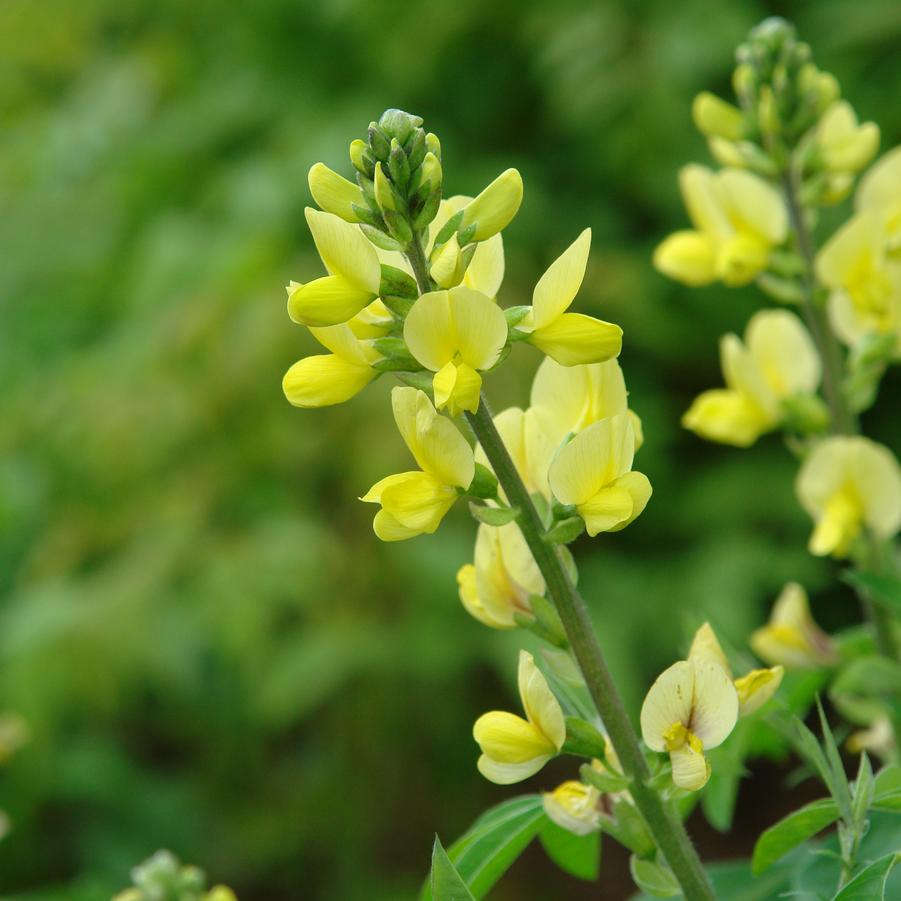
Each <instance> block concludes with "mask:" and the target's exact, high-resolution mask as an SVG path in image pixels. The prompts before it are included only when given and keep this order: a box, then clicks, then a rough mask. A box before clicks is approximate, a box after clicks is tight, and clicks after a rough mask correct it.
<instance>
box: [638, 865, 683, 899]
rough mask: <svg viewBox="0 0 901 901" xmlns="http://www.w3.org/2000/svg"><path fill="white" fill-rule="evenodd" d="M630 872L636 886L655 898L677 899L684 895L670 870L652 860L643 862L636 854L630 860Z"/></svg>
mask: <svg viewBox="0 0 901 901" xmlns="http://www.w3.org/2000/svg"><path fill="white" fill-rule="evenodd" d="M629 870H630V871H631V873H632V879H634V880H635V884H636V885H637V886H638V887H639V888H640V889H641V890H642V891H643V892H647V893H648V894H649V895H653V896H654V897H655V898H675V897H676V895H680V894H682V891H681V889H680V888H679V883H678V882H677V881H676V877H675V876H673V874H672V872H670V870H668V869H666V868H665V867H662V866H660V864H659V863H655V862H654V861H652V860H642V859H641V858H640V857H636V856H635V855H634V854H633V855H632V857H631V858H630V859H629Z"/></svg>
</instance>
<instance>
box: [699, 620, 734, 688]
mask: <svg viewBox="0 0 901 901" xmlns="http://www.w3.org/2000/svg"><path fill="white" fill-rule="evenodd" d="M688 659H689V660H707V661H709V662H710V663H715V664H717V665H718V666H721V667H722V668H723V670H724V671H725V673H726V674H727V675H729V676H731V675H732V668H731V667H730V666H729V661H728V660H727V659H726V655H725V654H724V653H723V649H722V647H721V646H720V643H719V640H718V639H717V637H716V633H715V632H714V631H713V628H712V627H711V625H710V623H703V624H702V625H701V626H700V628H699V629H698V631H697V632H695V634H694V638H693V639H692V640H691V648H690V649H689V651H688Z"/></svg>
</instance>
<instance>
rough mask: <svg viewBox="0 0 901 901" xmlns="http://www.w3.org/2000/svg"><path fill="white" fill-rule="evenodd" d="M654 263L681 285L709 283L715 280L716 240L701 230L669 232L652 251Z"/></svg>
mask: <svg viewBox="0 0 901 901" xmlns="http://www.w3.org/2000/svg"><path fill="white" fill-rule="evenodd" d="M654 266H655V268H656V269H657V271H658V272H662V273H663V274H664V275H666V276H668V277H669V278H672V279H675V280H676V281H677V282H682V283H683V284H685V285H691V286H692V287H700V286H703V285H709V284H711V283H712V282H713V281H715V280H716V244H715V243H714V242H713V240H712V239H711V238H710V237H709V236H708V235H705V234H704V233H703V232H699V231H690V230H688V229H685V230H683V231H677V232H673V234H671V235H669V236H668V237H666V238H664V240H663V241H662V242H661V243H660V244H659V245H658V246H657V249H656V250H655V251H654Z"/></svg>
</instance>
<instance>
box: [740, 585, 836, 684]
mask: <svg viewBox="0 0 901 901" xmlns="http://www.w3.org/2000/svg"><path fill="white" fill-rule="evenodd" d="M750 645H751V649H752V650H753V651H754V653H755V654H756V655H757V656H758V657H760V658H761V659H763V660H765V661H766V662H767V663H773V664H782V665H783V666H785V667H787V668H788V669H814V668H816V667H821V666H833V665H835V664H836V663H838V654H837V653H836V650H835V644H834V643H833V641H832V639H831V638H830V637H829V636H828V635H827V634H826V633H825V632H824V631H823V630H822V629H821V628H820V627H819V626H818V625H817V624H816V622H815V621H814V618H813V617H812V616H811V614H810V604H809V602H808V600H807V592H806V591H804V589H803V588H802V587H801V586H800V585H799V584H798V583H797V582H789V583H788V584H787V585H786V586H785V587H784V588H783V589H782V592H781V593H780V595H779V597H778V598H777V599H776V603H775V604H773V610H772V612H771V613H770V619H769V622H768V623H767V624H766V625H765V626H761V628H759V629H756V630H755V631H754V632H753V633H752V634H751V639H750Z"/></svg>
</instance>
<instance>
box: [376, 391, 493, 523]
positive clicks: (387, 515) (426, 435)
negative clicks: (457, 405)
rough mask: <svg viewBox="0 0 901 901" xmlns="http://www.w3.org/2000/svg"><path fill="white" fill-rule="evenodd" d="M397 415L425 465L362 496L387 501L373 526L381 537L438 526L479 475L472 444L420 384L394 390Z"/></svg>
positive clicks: (412, 449) (390, 478)
mask: <svg viewBox="0 0 901 901" xmlns="http://www.w3.org/2000/svg"><path fill="white" fill-rule="evenodd" d="M391 405H392V407H393V409H394V421H395V422H396V423H397V428H398V430H399V431H400V434H401V437H402V438H403V439H404V443H405V444H406V445H407V447H408V448H409V449H410V453H411V454H413V457H414V459H415V460H416V462H417V464H418V465H419V467H420V470H418V471H414V472H402V473H399V474H397V475H392V476H387V477H386V478H384V479H382V480H381V481H379V482H376V484H375V485H373V486H372V488H370V489H369V491H368V492H367V493H366V494H365V495H364V496H363V497H362V498H361V500H363V501H366V502H367V503H377V504H381V505H382V509H381V510H379V512H378V513H377V514H376V515H375V519H374V520H373V528H374V530H375V534H376V535H378V537H379V538H381V539H382V541H401V540H403V539H405V538H413V537H415V536H416V535H422V534H423V533H428V534H431V533H432V532H434V531H435V530H436V529H437V528H438V526H439V524H440V523H441V520H442V519H443V518H444V516H445V514H446V513H447V511H448V510H450V508H451V507H452V506H453V505H454V501H456V500H457V498H458V497H459V496H460V494H461V492H465V491H466V490H467V489H468V488H469V486H470V484H471V483H472V480H473V476H474V475H475V461H474V459H473V453H472V448H471V447H470V446H469V444H468V443H467V441H466V439H465V438H464V437H463V435H462V434H460V431H459V430H458V429H457V427H456V426H455V425H454V424H453V422H451V420H449V419H447V418H446V417H444V416H441V415H439V414H438V413H437V412H436V410H435V408H434V407H433V406H432V402H431V401H430V400H429V399H428V397H427V396H426V395H425V394H424V393H423V392H422V391H418V390H417V389H416V388H395V389H394V390H393V391H392V392H391Z"/></svg>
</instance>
